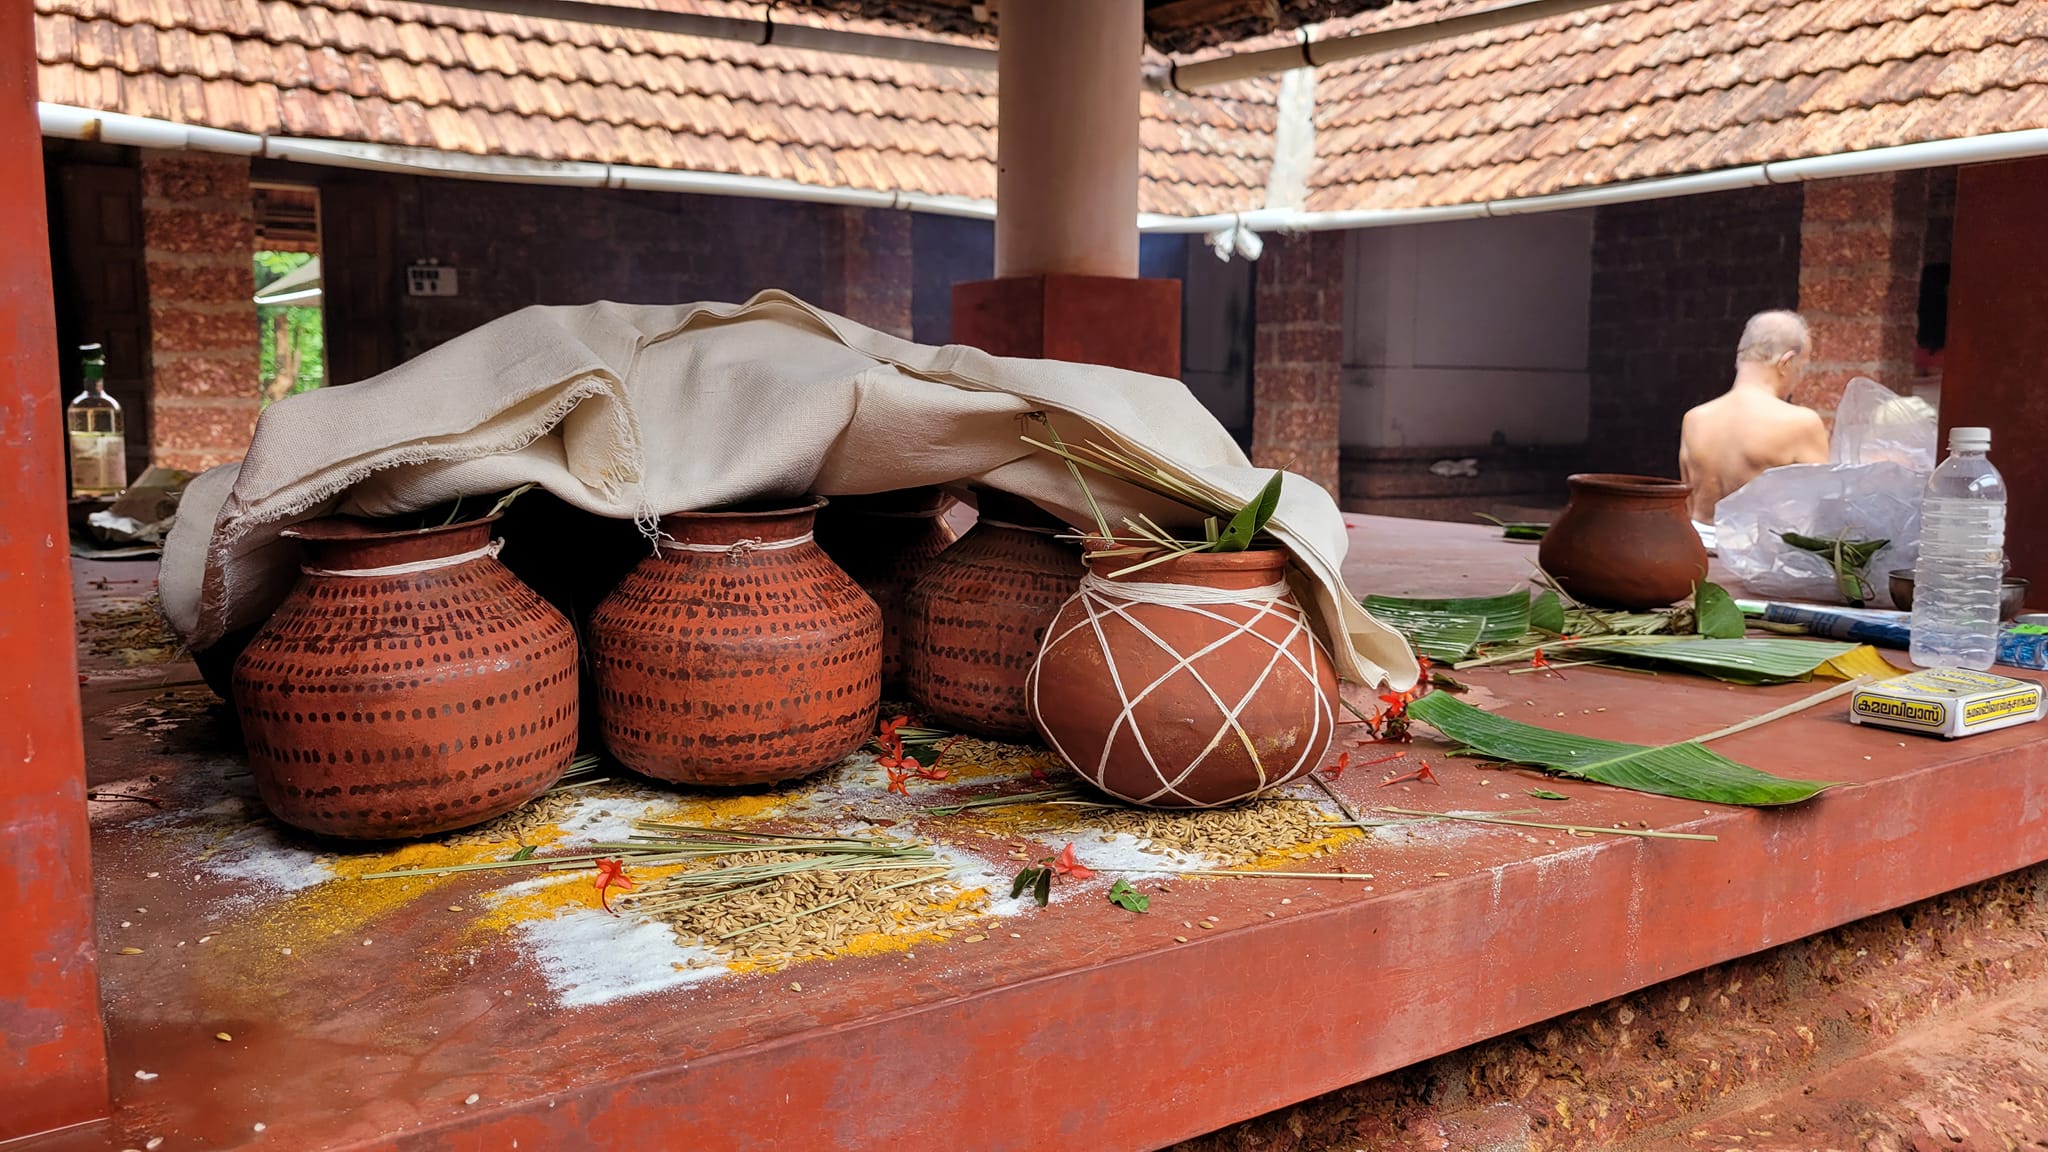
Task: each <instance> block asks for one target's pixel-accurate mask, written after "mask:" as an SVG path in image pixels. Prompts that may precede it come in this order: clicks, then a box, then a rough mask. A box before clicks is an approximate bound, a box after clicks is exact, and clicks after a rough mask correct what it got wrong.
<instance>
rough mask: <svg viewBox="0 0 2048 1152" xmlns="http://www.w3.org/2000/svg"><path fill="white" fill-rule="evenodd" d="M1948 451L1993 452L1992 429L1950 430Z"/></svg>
mask: <svg viewBox="0 0 2048 1152" xmlns="http://www.w3.org/2000/svg"><path fill="white" fill-rule="evenodd" d="M1948 450H1949V451H1951V452H1989V451H1991V429H1989V428H1951V429H1949V430H1948Z"/></svg>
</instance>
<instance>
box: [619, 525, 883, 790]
mask: <svg viewBox="0 0 2048 1152" xmlns="http://www.w3.org/2000/svg"><path fill="white" fill-rule="evenodd" d="M824 504H825V502H824V501H823V500H811V501H808V502H805V503H801V504H796V505H793V506H783V507H773V506H770V507H764V508H740V509H733V510H729V511H716V512H681V513H677V514H675V515H673V516H664V517H662V519H661V529H662V532H663V539H662V540H661V542H660V548H659V550H658V551H657V552H656V554H654V555H652V556H649V557H648V558H647V559H645V560H642V561H641V562H640V564H639V565H638V566H637V567H635V568H634V569H633V571H632V572H630V573H628V574H627V576H626V578H625V580H624V581H622V582H621V583H620V584H619V586H618V587H617V588H615V589H613V590H612V593H611V595H609V596H607V597H605V599H604V602H603V603H602V604H599V605H598V607H597V611H596V612H594V613H592V614H591V617H590V666H591V671H592V675H593V676H594V677H595V679H596V681H597V700H598V716H599V721H600V723H601V726H602V728H603V731H604V742H605V746H606V747H607V748H609V749H611V752H612V755H614V756H616V757H618V758H619V760H620V761H621V762H622V763H624V764H625V765H626V766H627V767H629V768H632V769H634V770H635V771H638V772H644V773H646V774H647V775H649V776H654V777H658V778H660V779H663V780H673V781H676V782H679V783H685V784H720V785H732V784H767V783H773V782H776V781H781V780H793V779H795V778H797V777H799V776H807V775H809V774H811V773H813V772H816V771H818V770H819V769H821V768H828V767H830V766H832V765H833V764H836V763H838V762H839V761H840V760H841V759H844V758H845V757H846V755H847V754H848V753H850V752H852V751H853V750H854V749H856V748H859V747H860V746H861V744H862V743H863V742H865V741H866V740H867V738H868V737H869V736H871V735H873V733H874V730H875V712H876V709H877V707H878V706H879V704H880V700H881V691H882V610H881V609H880V608H877V607H876V606H875V602H874V601H873V600H872V599H869V597H868V594H867V593H865V592H863V591H861V590H860V585H858V584H855V583H854V582H853V578H852V577H850V576H848V575H847V574H846V573H845V572H844V571H842V570H841V569H840V567H839V566H838V565H837V564H834V563H832V560H831V558H830V557H828V556H826V555H825V552H824V550H823V549H821V548H819V547H818V545H817V542H816V541H815V540H813V539H812V536H811V522H812V518H813V517H815V516H816V515H817V511H818V509H819V508H822V507H824Z"/></svg>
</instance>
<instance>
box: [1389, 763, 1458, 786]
mask: <svg viewBox="0 0 2048 1152" xmlns="http://www.w3.org/2000/svg"><path fill="white" fill-rule="evenodd" d="M1411 781H1421V782H1424V783H1429V784H1434V785H1436V786H1437V787H1439V788H1441V787H1443V781H1441V780H1438V779H1437V778H1436V773H1434V772H1431V771H1430V770H1429V761H1427V760H1424V761H1423V762H1422V767H1420V768H1417V769H1416V770H1415V771H1413V772H1410V773H1408V774H1407V775H1405V776H1396V777H1394V778H1393V779H1391V780H1382V781H1380V787H1382V788H1391V787H1393V786H1394V785H1396V784H1407V783H1409V782H1411Z"/></svg>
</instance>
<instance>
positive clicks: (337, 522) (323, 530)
mask: <svg viewBox="0 0 2048 1152" xmlns="http://www.w3.org/2000/svg"><path fill="white" fill-rule="evenodd" d="M503 515H504V513H502V512H493V513H491V514H490V515H489V516H478V517H475V518H473V519H469V520H457V521H455V522H453V523H450V524H429V525H426V526H425V527H422V528H380V527H379V526H378V522H377V521H375V520H367V519H364V518H362V517H359V516H323V517H321V518H319V519H317V520H302V521H300V522H299V523H297V524H294V525H292V526H291V527H289V528H286V529H285V530H283V531H282V532H279V533H278V535H280V536H283V537H285V538H287V539H291V540H307V541H316V542H321V543H325V542H327V541H333V540H344V541H358V540H359V541H381V540H414V539H418V538H420V537H422V536H435V535H439V534H441V533H444V532H458V531H460V530H462V529H464V528H474V527H477V526H479V525H483V524H489V523H491V522H492V521H495V520H498V519H500V518H501V517H503Z"/></svg>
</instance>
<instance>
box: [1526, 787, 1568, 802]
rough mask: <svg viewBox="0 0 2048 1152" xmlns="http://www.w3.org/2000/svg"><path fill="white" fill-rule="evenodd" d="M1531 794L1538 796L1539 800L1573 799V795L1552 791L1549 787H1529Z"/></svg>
mask: <svg viewBox="0 0 2048 1152" xmlns="http://www.w3.org/2000/svg"><path fill="white" fill-rule="evenodd" d="M1529 795H1531V796H1534V797H1535V798H1537V799H1538V800H1569V799H1571V797H1569V796H1567V795H1565V794H1564V793H1562V792H1552V791H1551V790H1550V789H1548V788H1531V789H1529Z"/></svg>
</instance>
